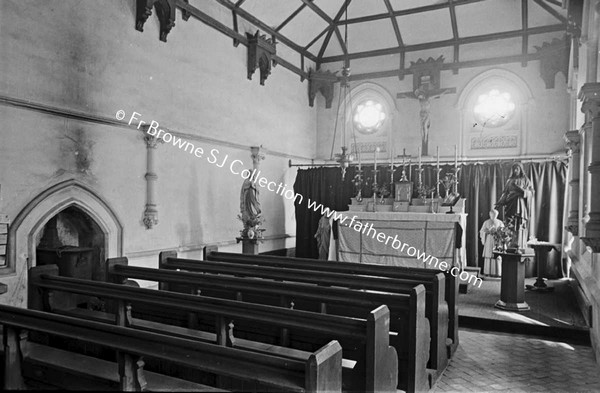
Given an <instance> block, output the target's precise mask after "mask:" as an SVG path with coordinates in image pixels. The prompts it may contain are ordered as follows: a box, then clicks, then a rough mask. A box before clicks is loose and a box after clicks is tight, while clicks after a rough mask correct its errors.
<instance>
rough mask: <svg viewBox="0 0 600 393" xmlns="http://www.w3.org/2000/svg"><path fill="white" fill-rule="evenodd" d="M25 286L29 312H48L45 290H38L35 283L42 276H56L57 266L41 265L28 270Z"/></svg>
mask: <svg viewBox="0 0 600 393" xmlns="http://www.w3.org/2000/svg"><path fill="white" fill-rule="evenodd" d="M27 274H28V285H27V303H28V304H27V308H29V309H31V310H39V311H44V310H50V308H51V306H50V300H49V296H48V293H47V290H46V289H43V288H40V287H39V286H38V285H37V283H38V282H39V281H40V277H41V276H42V275H44V274H47V275H49V276H58V275H59V270H58V266H57V265H41V266H35V267H32V268H31V269H29V271H28V272H27Z"/></svg>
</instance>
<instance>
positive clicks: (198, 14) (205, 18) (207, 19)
mask: <svg viewBox="0 0 600 393" xmlns="http://www.w3.org/2000/svg"><path fill="white" fill-rule="evenodd" d="M176 1H177V6H178V7H179V8H181V9H183V10H185V11H187V12H189V14H190V15H191V16H192V17H194V18H195V19H197V20H199V21H200V22H202V23H204V24H206V25H208V26H210V27H212V28H213V29H215V30H217V31H219V32H220V33H222V34H224V35H226V36H228V37H230V38H233V39H234V40H237V41H238V42H239V43H240V44H242V45H244V46H248V39H247V38H246V37H245V36H244V35H242V34H240V33H238V32H236V31H234V30H233V29H231V28H229V27H228V26H225V25H224V24H223V23H221V22H219V21H218V20H216V19H214V18H212V17H211V16H210V15H208V14H206V13H204V12H202V11H200V10H199V9H198V8H196V7H194V6H193V5H191V4H188V3H185V2H184V1H183V0H176ZM273 59H275V61H276V62H277V64H279V65H281V66H282V67H283V68H286V69H288V70H290V71H292V72H293V73H295V74H297V75H299V76H300V77H301V78H304V79H306V78H308V73H306V72H305V71H304V70H301V69H300V68H298V67H296V66H295V65H293V64H291V63H289V62H288V61H286V60H284V59H282V58H281V57H279V56H273Z"/></svg>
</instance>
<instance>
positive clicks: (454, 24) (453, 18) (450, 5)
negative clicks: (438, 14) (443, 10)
mask: <svg viewBox="0 0 600 393" xmlns="http://www.w3.org/2000/svg"><path fill="white" fill-rule="evenodd" d="M448 11H449V12H450V24H451V25H452V37H453V38H454V40H455V41H458V38H459V37H458V22H457V21H456V8H455V5H454V0H448ZM458 55H459V45H458V44H454V58H453V59H452V61H453V62H454V63H457V62H458V61H459V59H458Z"/></svg>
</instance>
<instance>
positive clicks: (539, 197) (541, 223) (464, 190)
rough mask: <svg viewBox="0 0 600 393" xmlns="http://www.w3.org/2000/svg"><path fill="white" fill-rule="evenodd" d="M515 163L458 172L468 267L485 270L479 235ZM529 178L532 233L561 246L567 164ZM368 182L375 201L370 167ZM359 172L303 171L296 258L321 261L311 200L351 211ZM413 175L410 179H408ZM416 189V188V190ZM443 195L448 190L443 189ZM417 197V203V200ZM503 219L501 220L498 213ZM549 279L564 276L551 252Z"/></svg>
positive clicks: (535, 170) (427, 170)
mask: <svg viewBox="0 0 600 393" xmlns="http://www.w3.org/2000/svg"><path fill="white" fill-rule="evenodd" d="M514 162H515V161H513V160H510V161H503V162H488V163H472V164H470V163H469V164H464V165H461V170H460V172H459V186H458V191H459V192H460V194H461V196H462V197H463V198H466V206H465V208H466V212H467V213H468V214H469V215H468V217H467V228H466V231H467V233H466V235H467V236H466V248H467V250H466V251H467V265H468V266H481V267H483V258H482V256H481V253H482V250H483V246H482V245H481V242H480V241H479V229H480V228H481V225H483V222H484V221H485V220H486V219H488V212H489V210H490V208H491V207H492V206H493V205H494V204H495V203H496V201H497V200H498V199H499V198H500V195H501V193H502V189H503V188H504V184H505V183H506V180H507V179H508V177H509V176H510V168H511V165H512V164H513V163H514ZM523 166H524V169H525V173H526V174H527V176H528V177H529V178H530V179H531V181H532V182H533V186H534V189H535V194H534V204H533V209H532V210H533V211H532V213H531V220H530V221H531V226H532V231H531V233H533V234H534V235H535V237H537V238H538V239H539V240H543V241H549V242H552V243H558V244H561V243H562V234H563V209H564V196H565V187H566V177H567V164H566V162H565V161H546V162H523ZM362 167H363V172H364V178H365V179H367V184H369V186H366V185H365V186H364V187H363V196H364V197H365V198H368V197H370V196H371V195H372V192H371V190H370V184H371V182H372V169H373V167H372V166H368V165H363V166H362ZM416 169H417V168H416V165H414V164H413V165H412V171H411V172H412V173H410V177H411V180H412V181H413V183H416V179H417V170H416ZM423 169H424V170H423V183H424V184H425V185H429V186H433V185H434V183H435V166H434V165H423ZM441 169H442V171H441V175H440V177H442V178H443V177H444V174H445V173H447V172H450V170H451V169H452V167H451V166H449V165H442V166H441ZM378 170H379V173H378V180H379V181H378V183H379V184H381V183H382V182H386V183H389V180H390V176H389V165H387V166H385V167H384V166H379V167H378ZM354 174H355V167H350V168H348V170H347V173H346V177H345V179H344V181H342V178H341V170H340V169H339V168H337V167H321V168H310V169H299V170H298V174H297V176H296V182H295V184H294V191H295V192H297V193H299V194H301V195H302V196H303V197H304V198H303V201H302V203H301V204H296V255H297V256H299V257H306V258H318V255H319V254H318V249H317V242H316V239H314V234H315V232H316V230H317V226H318V222H319V219H320V218H321V212H320V210H319V211H318V212H315V211H314V210H313V209H309V208H308V198H310V200H311V201H316V202H317V203H322V204H323V205H325V206H327V207H329V208H331V209H335V210H338V211H346V210H348V205H349V204H350V198H351V197H352V196H354V195H355V194H356V190H355V188H354V185H353V182H352V180H353V178H354ZM408 175H409V174H408V173H407V176H408ZM400 176H401V169H400V170H398V168H397V170H396V173H395V174H394V181H398V180H399V179H400ZM413 188H416V187H413ZM440 192H441V194H442V195H443V194H444V189H443V187H441V188H440ZM416 196H417V195H416V193H415V194H414V195H413V197H416ZM499 218H500V219H503V216H502V211H500V217H499ZM463 246H465V245H463ZM548 258H549V259H548V263H547V273H546V275H547V277H549V278H557V277H561V276H562V267H561V260H560V259H561V255H560V253H556V252H552V253H550V255H549V256H548Z"/></svg>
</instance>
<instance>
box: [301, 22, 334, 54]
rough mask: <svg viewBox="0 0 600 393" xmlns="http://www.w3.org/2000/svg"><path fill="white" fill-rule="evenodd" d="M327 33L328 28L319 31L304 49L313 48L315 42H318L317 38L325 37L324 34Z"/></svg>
mask: <svg viewBox="0 0 600 393" xmlns="http://www.w3.org/2000/svg"><path fill="white" fill-rule="evenodd" d="M328 31H329V26H327V27H326V28H324V29H323V31H321V32H320V33H319V34H318V35H317V36H316V37H315V38H313V39H312V40H311V41H310V42H309V43H308V44H306V46H305V47H304V49H305V50H308V48H310V47H311V46H313V45H314V43H315V42H317V41H319V38H321V37H323V35H325V33H327V32H328Z"/></svg>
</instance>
